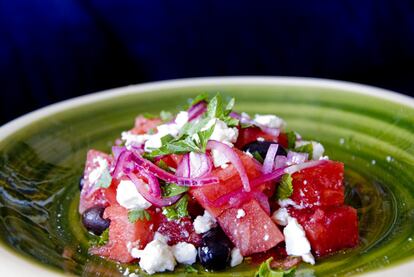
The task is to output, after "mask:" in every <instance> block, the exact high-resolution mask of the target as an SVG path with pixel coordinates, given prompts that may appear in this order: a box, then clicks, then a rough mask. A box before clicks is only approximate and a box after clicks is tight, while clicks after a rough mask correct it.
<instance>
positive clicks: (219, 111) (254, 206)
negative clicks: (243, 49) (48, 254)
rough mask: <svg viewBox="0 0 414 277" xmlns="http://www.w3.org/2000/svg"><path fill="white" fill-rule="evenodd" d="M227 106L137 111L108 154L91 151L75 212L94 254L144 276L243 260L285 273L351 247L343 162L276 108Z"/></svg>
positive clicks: (353, 224) (218, 99) (351, 212)
mask: <svg viewBox="0 0 414 277" xmlns="http://www.w3.org/2000/svg"><path fill="white" fill-rule="evenodd" d="M234 104H235V100H234V98H233V99H227V101H226V100H225V99H224V97H222V96H221V95H220V94H217V95H216V96H214V97H212V98H210V97H209V96H208V95H199V96H197V97H196V98H195V99H192V100H191V102H190V103H189V108H188V109H187V110H185V111H180V112H179V113H178V114H176V115H173V114H171V113H168V112H161V113H160V115H159V116H158V115H157V116H154V115H148V114H145V115H141V116H138V117H137V118H136V120H135V125H134V127H133V128H132V129H131V130H129V131H125V132H123V133H122V134H121V137H120V138H119V139H117V140H116V142H115V145H114V146H113V147H112V153H110V154H107V153H103V152H100V151H97V150H89V152H88V153H87V159H86V165H85V171H84V174H83V177H82V178H81V181H80V188H81V193H80V203H79V213H80V214H81V218H82V224H83V225H84V227H85V228H86V229H87V230H88V231H89V232H90V233H91V234H94V236H95V239H94V240H93V242H91V247H90V249H89V252H90V253H91V254H93V255H98V256H101V257H104V258H106V259H109V260H113V261H116V262H120V263H138V264H139V267H140V268H141V269H142V270H143V271H144V272H146V273H147V274H154V273H156V272H164V271H174V270H175V268H176V267H177V266H178V265H179V264H181V265H182V266H180V267H185V270H187V271H188V272H197V271H198V270H199V269H200V268H203V270H207V271H219V270H226V268H230V267H236V266H238V265H240V264H241V263H243V261H245V262H246V263H249V264H251V265H252V266H257V273H256V275H257V276H283V275H289V274H291V273H292V272H293V271H294V270H295V268H296V267H297V266H298V265H299V264H300V263H309V264H312V265H313V264H315V263H316V262H317V260H318V258H320V257H324V256H326V255H331V254H332V253H335V252H338V251H340V250H344V249H347V248H352V247H355V246H356V245H357V244H358V241H359V237H358V217H357V212H356V210H355V209H354V208H352V207H350V206H347V205H345V204H344V182H343V178H344V165H343V163H341V162H339V161H333V160H330V159H329V158H328V157H327V156H324V147H323V146H322V145H321V144H320V143H318V142H316V141H307V140H304V139H302V137H301V136H300V135H299V134H298V133H296V132H294V131H288V129H287V128H286V123H285V121H283V120H282V119H281V118H279V117H277V116H276V115H260V114H256V115H254V116H250V115H248V114H246V113H237V112H234V111H233V106H234ZM196 265H197V266H196ZM197 268H198V269H197ZM276 274H278V275H276Z"/></svg>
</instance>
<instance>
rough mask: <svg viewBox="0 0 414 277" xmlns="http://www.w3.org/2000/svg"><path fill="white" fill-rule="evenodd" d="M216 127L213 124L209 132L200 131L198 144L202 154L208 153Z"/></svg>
mask: <svg viewBox="0 0 414 277" xmlns="http://www.w3.org/2000/svg"><path fill="white" fill-rule="evenodd" d="M215 127H216V124H213V125H212V126H211V127H210V128H208V129H207V130H204V131H200V132H198V133H197V138H198V141H197V142H198V145H199V148H200V150H201V152H203V153H204V152H205V151H206V147H207V142H208V140H209V139H210V137H211V135H212V134H213V132H214V128H215Z"/></svg>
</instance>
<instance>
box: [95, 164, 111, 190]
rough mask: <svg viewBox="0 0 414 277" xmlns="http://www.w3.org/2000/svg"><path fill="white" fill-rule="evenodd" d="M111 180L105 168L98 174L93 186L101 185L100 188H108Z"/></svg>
mask: <svg viewBox="0 0 414 277" xmlns="http://www.w3.org/2000/svg"><path fill="white" fill-rule="evenodd" d="M111 182H112V177H111V174H110V173H109V170H108V168H106V169H105V170H104V171H103V172H102V174H101V176H99V178H98V181H97V182H96V184H95V186H97V187H101V188H109V186H110V185H111Z"/></svg>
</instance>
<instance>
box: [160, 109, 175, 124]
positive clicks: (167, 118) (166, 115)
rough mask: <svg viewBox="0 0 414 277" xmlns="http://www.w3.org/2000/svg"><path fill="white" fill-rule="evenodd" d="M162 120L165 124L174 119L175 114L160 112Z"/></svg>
mask: <svg viewBox="0 0 414 277" xmlns="http://www.w3.org/2000/svg"><path fill="white" fill-rule="evenodd" d="M160 118H161V120H162V121H163V122H168V121H170V120H171V119H172V118H173V114H172V113H170V112H166V111H161V112H160Z"/></svg>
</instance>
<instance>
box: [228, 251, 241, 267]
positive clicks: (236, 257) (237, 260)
mask: <svg viewBox="0 0 414 277" xmlns="http://www.w3.org/2000/svg"><path fill="white" fill-rule="evenodd" d="M242 262H243V256H242V255H241V253H240V250H239V249H238V248H233V249H232V250H231V260H230V266H231V267H235V266H237V265H239V264H241V263H242Z"/></svg>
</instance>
